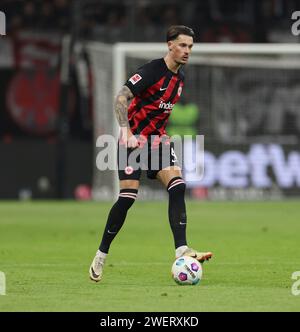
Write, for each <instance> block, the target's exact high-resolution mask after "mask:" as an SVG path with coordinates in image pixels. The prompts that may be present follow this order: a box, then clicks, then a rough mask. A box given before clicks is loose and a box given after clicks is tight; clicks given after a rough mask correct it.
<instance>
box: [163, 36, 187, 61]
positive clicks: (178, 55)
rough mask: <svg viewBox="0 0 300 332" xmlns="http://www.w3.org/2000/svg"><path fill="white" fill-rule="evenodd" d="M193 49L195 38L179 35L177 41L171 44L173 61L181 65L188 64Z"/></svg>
mask: <svg viewBox="0 0 300 332" xmlns="http://www.w3.org/2000/svg"><path fill="white" fill-rule="evenodd" d="M192 47H193V37H191V36H186V35H179V36H178V37H177V38H176V39H175V40H172V41H170V42H169V49H170V54H171V56H172V58H173V60H174V61H175V62H176V63H178V64H181V65H184V64H186V63H187V62H188V60H189V56H190V54H191V51H192Z"/></svg>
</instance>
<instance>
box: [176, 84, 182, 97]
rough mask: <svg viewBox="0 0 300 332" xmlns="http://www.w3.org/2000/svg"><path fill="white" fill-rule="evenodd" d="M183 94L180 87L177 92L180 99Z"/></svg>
mask: <svg viewBox="0 0 300 332" xmlns="http://www.w3.org/2000/svg"><path fill="white" fill-rule="evenodd" d="M181 92H182V86H180V87H179V88H178V90H177V94H178V96H179V97H180V95H181Z"/></svg>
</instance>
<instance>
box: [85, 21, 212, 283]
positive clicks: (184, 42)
mask: <svg viewBox="0 0 300 332" xmlns="http://www.w3.org/2000/svg"><path fill="white" fill-rule="evenodd" d="M193 38H194V32H193V30H192V29H190V28H188V27H186V26H182V25H178V26H171V27H170V28H169V29H168V31H167V46H168V52H167V54H166V56H165V57H164V58H160V59H156V60H153V61H151V62H149V63H146V64H145V65H144V66H142V67H141V68H139V69H138V70H137V71H136V73H135V74H134V75H133V76H132V77H131V78H129V79H128V81H127V82H126V83H125V85H124V86H123V87H122V89H121V90H120V92H119V93H118V95H117V96H116V99H115V106H114V108H115V112H116V116H117V120H118V122H119V125H120V128H121V129H120V130H121V131H120V141H119V149H126V151H127V152H128V153H129V154H130V153H131V152H132V151H134V150H135V149H139V148H141V146H142V145H143V144H144V145H145V141H146V144H147V145H149V146H150V148H149V159H151V152H152V151H154V150H155V148H156V149H159V150H158V151H159V154H158V155H159V159H163V153H162V151H163V149H162V145H163V144H170V143H168V138H167V135H166V124H167V121H168V118H169V116H170V113H171V110H172V108H173V106H174V104H175V103H176V102H177V101H178V99H179V97H180V95H181V92H182V88H183V84H184V74H183V71H182V66H183V65H185V64H186V63H187V62H188V59H189V56H190V54H191V51H192V47H193ZM153 136H154V137H155V139H154V140H153V139H150V137H153ZM156 138H158V139H156ZM143 142H144V143H143ZM156 151H157V150H156ZM169 151H170V154H171V156H170V157H171V158H169V163H170V164H169V165H168V166H169V167H164V166H162V164H163V163H162V162H161V160H159V167H157V168H159V169H155V170H153V169H151V168H150V169H149V168H148V169H147V176H148V178H150V179H158V180H159V181H160V182H161V183H162V184H163V185H164V187H165V188H166V189H167V191H168V194H169V222H170V226H171V229H172V233H173V237H174V243H175V257H176V258H178V257H180V256H184V255H185V256H191V257H194V258H196V259H197V260H198V261H199V262H204V261H207V260H209V259H210V258H211V257H212V253H211V252H198V251H196V250H194V249H192V248H190V247H188V245H187V240H186V224H187V218H186V207H185V197H184V196H185V182H184V180H183V179H182V174H181V169H180V167H179V166H178V163H177V158H176V155H175V153H174V150H173V149H172V148H171V149H170V150H169ZM150 161H151V160H150ZM150 161H149V160H148V162H149V165H150V164H151V162H150ZM118 173H119V179H120V193H119V198H118V200H117V202H116V203H115V204H114V205H113V207H112V208H111V210H110V213H109V215H108V220H107V223H106V227H105V230H104V233H103V237H102V241H101V244H100V247H99V250H98V251H97V253H96V256H95V258H94V259H93V262H92V264H91V266H90V270H89V274H90V278H91V279H92V280H94V281H100V280H101V278H102V274H103V267H104V263H105V260H106V256H107V254H108V251H109V248H110V245H111V243H112V241H113V239H114V238H115V236H116V235H117V233H118V232H119V231H120V229H121V227H122V225H123V223H124V221H125V218H126V215H127V211H128V210H129V208H130V207H131V206H132V205H133V203H134V201H135V199H136V197H137V194H138V188H139V180H140V176H141V169H140V168H139V169H134V168H133V167H132V166H131V165H126V167H124V168H122V169H121V168H120V163H119V171H118Z"/></svg>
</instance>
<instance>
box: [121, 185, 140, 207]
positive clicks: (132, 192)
mask: <svg viewBox="0 0 300 332" xmlns="http://www.w3.org/2000/svg"><path fill="white" fill-rule="evenodd" d="M137 193H138V190H137V189H121V190H120V193H119V198H118V204H119V205H121V206H122V207H123V208H124V209H126V210H128V209H130V207H131V206H132V205H133V203H134V202H135V200H136V198H137Z"/></svg>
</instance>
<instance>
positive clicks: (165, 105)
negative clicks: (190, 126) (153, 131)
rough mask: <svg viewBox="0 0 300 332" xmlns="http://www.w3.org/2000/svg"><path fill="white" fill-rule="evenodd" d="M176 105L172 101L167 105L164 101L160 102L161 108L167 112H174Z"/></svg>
mask: <svg viewBox="0 0 300 332" xmlns="http://www.w3.org/2000/svg"><path fill="white" fill-rule="evenodd" d="M174 105H175V104H172V103H171V102H170V101H169V102H168V103H165V102H164V101H160V103H159V106H158V107H159V108H163V109H165V110H170V111H171V110H172V109H173V107H174Z"/></svg>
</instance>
